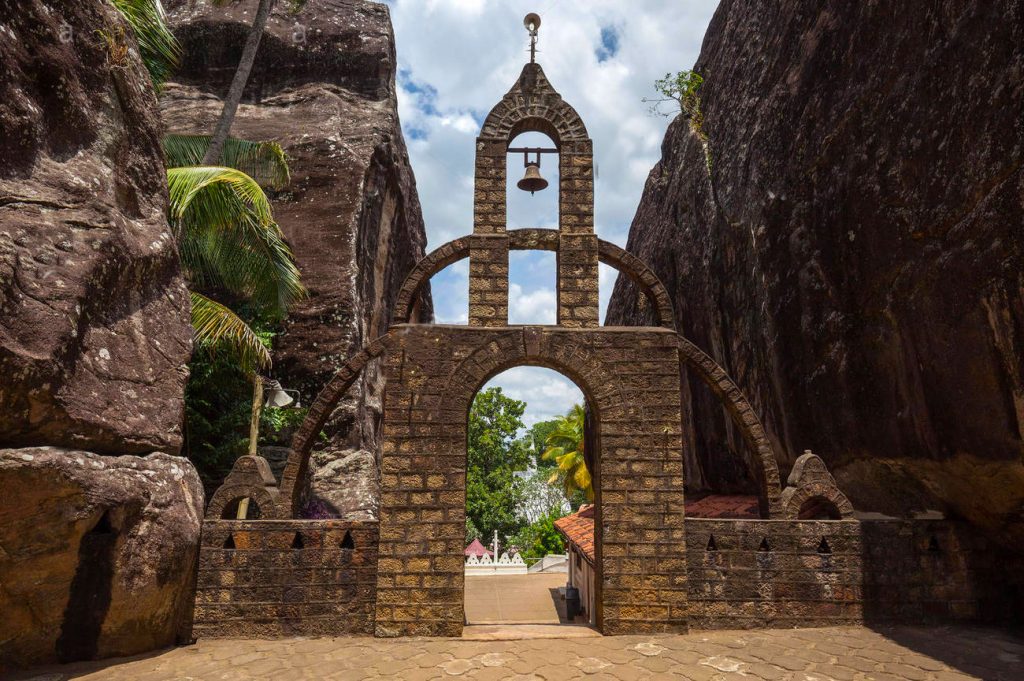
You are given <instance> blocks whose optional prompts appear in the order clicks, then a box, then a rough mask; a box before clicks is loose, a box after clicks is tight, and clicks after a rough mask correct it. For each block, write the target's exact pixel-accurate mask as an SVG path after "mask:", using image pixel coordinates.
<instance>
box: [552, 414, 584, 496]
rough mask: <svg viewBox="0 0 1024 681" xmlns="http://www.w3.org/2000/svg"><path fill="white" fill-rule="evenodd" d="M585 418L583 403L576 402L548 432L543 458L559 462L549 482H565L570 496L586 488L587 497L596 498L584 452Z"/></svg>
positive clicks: (563, 483)
mask: <svg viewBox="0 0 1024 681" xmlns="http://www.w3.org/2000/svg"><path fill="white" fill-rule="evenodd" d="M585 420H586V413H585V411H584V410H583V406H582V405H579V404H577V405H574V406H573V408H572V409H571V410H570V411H569V413H568V414H567V415H566V416H563V417H561V418H560V419H559V420H558V426H557V427H556V428H555V430H553V431H552V432H551V434H550V435H548V437H547V440H546V441H545V444H546V445H547V450H546V451H545V452H544V455H543V458H544V460H545V461H554V462H555V463H556V464H557V465H558V467H557V468H556V469H555V470H554V471H553V472H552V473H551V475H550V477H549V478H548V482H549V483H550V484H555V483H559V484H561V486H562V489H563V490H564V491H565V496H566V498H569V499H572V498H573V497H574V496H575V495H576V494H577V493H579V492H582V493H583V494H584V495H585V496H586V498H587V500H589V501H593V499H594V488H593V481H592V480H591V477H590V471H589V470H587V463H586V459H585V458H584V455H583V447H584V437H583V435H584V422H585Z"/></svg>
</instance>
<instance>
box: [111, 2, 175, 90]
mask: <svg viewBox="0 0 1024 681" xmlns="http://www.w3.org/2000/svg"><path fill="white" fill-rule="evenodd" d="M112 2H113V4H114V7H116V8H117V10H118V11H119V12H120V13H121V15H122V16H124V18H125V20H126V21H127V22H128V25H129V26H131V29H132V32H133V33H134V34H135V40H136V42H138V44H139V53H140V54H141V56H142V63H143V64H144V65H145V66H146V70H147V71H149V77H150V78H151V79H152V80H153V86H154V87H155V88H156V89H157V90H159V89H160V87H161V86H162V85H163V84H164V82H165V81H166V80H167V79H168V78H169V77H170V75H171V73H172V72H173V71H174V69H175V67H176V66H177V65H178V60H179V59H180V58H181V46H180V45H178V41H177V40H176V39H175V38H174V33H172V32H171V29H170V28H168V26H167V21H166V16H165V15H164V8H163V6H162V5H161V4H160V0H112Z"/></svg>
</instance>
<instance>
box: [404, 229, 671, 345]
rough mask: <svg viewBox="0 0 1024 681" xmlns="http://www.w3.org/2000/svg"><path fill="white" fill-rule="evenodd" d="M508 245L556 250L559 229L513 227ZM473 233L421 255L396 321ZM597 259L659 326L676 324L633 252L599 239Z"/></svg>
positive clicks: (661, 291) (661, 289) (463, 254)
mask: <svg viewBox="0 0 1024 681" xmlns="http://www.w3.org/2000/svg"><path fill="white" fill-rule="evenodd" d="M508 238H509V249H510V250H513V251H530V250H536V251H557V250H558V244H559V232H558V230H556V229H516V230H512V231H510V232H508ZM471 241H472V237H462V238H460V239H455V240H454V241H449V242H448V243H446V244H445V245H443V246H441V247H440V248H437V249H436V250H434V251H431V252H430V253H429V254H428V255H426V256H424V257H423V258H422V259H421V260H420V261H419V262H418V263H417V264H416V267H414V268H413V270H412V271H411V272H410V273H409V275H408V276H407V277H406V278H405V282H404V283H403V284H402V288H401V290H400V291H399V293H398V301H397V302H396V304H395V319H394V323H395V324H407V323H409V322H410V319H411V317H412V316H413V314H412V313H413V307H414V305H415V303H416V300H417V297H418V294H419V292H420V290H421V289H422V288H423V287H424V285H426V283H427V282H428V281H430V278H431V277H433V276H434V275H435V274H437V273H438V272H440V271H441V270H443V269H444V268H446V267H448V266H449V265H451V264H453V263H456V262H458V261H459V260H463V259H465V258H468V257H469V255H470V248H471ZM597 243H598V259H599V260H600V262H603V263H605V264H606V265H610V266H612V267H614V268H615V269H617V270H618V271H620V272H622V273H623V274H625V275H626V276H627V277H629V279H630V281H632V282H633V283H634V284H635V285H636V287H637V288H639V289H640V291H641V292H642V293H643V294H644V296H645V297H646V298H647V300H648V302H649V304H650V306H651V309H652V310H653V311H654V315H655V318H656V322H657V324H658V326H662V327H664V328H667V329H672V330H673V331H674V330H675V328H676V323H675V314H674V312H673V308H672V299H671V298H670V297H669V295H668V290H667V289H666V288H665V286H664V284H662V283H661V281H660V280H659V279H658V276H657V275H656V274H654V272H653V271H652V270H651V268H650V267H648V266H647V265H646V264H645V263H644V262H643V261H642V260H640V259H639V258H637V257H636V256H634V255H631V254H630V253H628V252H626V251H625V250H623V249H621V248H619V247H618V246H616V245H615V244H613V243H610V242H608V241H603V240H601V239H599V240H598V242H597Z"/></svg>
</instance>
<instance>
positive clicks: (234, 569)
mask: <svg viewBox="0 0 1024 681" xmlns="http://www.w3.org/2000/svg"><path fill="white" fill-rule="evenodd" d="M229 540H230V541H229ZM376 575H377V523H375V522H372V521H362V522H359V521H356V522H345V521H340V520H288V521H279V520H259V521H232V520H207V521H205V522H204V523H203V539H202V550H201V552H200V565H199V578H198V585H197V589H196V608H195V623H194V628H193V632H194V635H195V636H196V637H233V638H235V637H237V638H267V637H281V636H336V635H339V634H371V633H373V610H374V602H375V600H376V581H377V580H376Z"/></svg>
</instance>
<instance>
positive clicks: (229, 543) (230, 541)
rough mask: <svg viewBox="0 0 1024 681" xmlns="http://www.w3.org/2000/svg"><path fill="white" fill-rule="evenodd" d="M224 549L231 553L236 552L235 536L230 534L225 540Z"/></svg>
mask: <svg viewBox="0 0 1024 681" xmlns="http://www.w3.org/2000/svg"><path fill="white" fill-rule="evenodd" d="M223 548H225V549H228V550H229V551H234V550H235V535H233V534H229V535H228V538H227V539H225V540H224V546H223Z"/></svg>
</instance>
